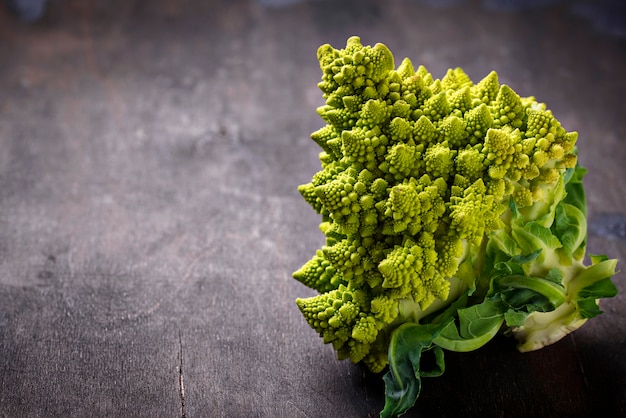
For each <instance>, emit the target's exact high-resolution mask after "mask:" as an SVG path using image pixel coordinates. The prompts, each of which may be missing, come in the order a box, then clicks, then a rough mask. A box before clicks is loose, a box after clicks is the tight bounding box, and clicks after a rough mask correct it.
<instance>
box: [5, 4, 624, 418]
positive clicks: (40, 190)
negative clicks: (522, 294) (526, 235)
mask: <svg viewBox="0 0 626 418" xmlns="http://www.w3.org/2000/svg"><path fill="white" fill-rule="evenodd" d="M431 3H435V2H432V1H421V2H420V1H415V0H414V1H409V0H396V1H389V2H375V1H369V0H367V1H366V0H361V1H345V2H331V1H309V2H305V1H301V2H297V1H282V2H281V1H258V2H242V1H221V2H219V1H212V2H200V1H195V2H194V1H191V0H188V1H185V0H179V1H168V0H156V1H143V2H141V1H134V0H133V1H122V0H116V1H89V2H87V1H79V0H72V1H70V0H67V1H62V0H57V1H51V2H50V4H49V8H48V10H47V13H46V15H45V16H44V17H43V19H41V20H40V21H38V22H36V23H32V24H26V23H22V22H20V21H18V20H16V19H15V18H14V16H12V15H11V14H9V13H8V12H6V11H5V10H4V9H2V10H0V416H7V417H9V416H10V417H14V416H29V417H32V416H90V415H96V416H145V417H154V416H164V417H173V416H185V415H186V416H188V417H201V416H202V417H203V416H207V417H208V416H210V417H220V416H222V417H244V416H245V417H248V416H259V417H322V416H323V417H326V416H329V417H365V416H375V415H376V414H377V411H379V410H380V409H381V407H382V403H383V396H382V394H383V386H382V383H381V381H380V377H379V376H371V375H368V374H366V373H364V371H363V370H362V369H361V368H360V367H358V366H354V365H351V364H349V363H346V362H339V361H337V360H335V356H334V353H333V351H332V349H331V348H330V347H328V346H323V345H322V343H321V340H320V339H319V337H317V335H315V333H314V332H313V331H312V330H311V329H310V328H309V327H308V326H307V325H306V323H305V322H304V320H303V319H302V317H301V316H300V314H299V312H298V310H297V308H296V306H295V304H294V302H293V300H294V299H295V298H296V297H298V296H307V295H310V294H311V292H310V291H309V290H307V289H305V288H304V287H303V286H302V285H300V284H299V283H297V282H296V281H295V280H293V279H291V277H290V275H291V272H292V271H294V270H295V269H297V268H298V267H300V265H301V264H302V263H303V262H304V261H306V260H307V259H308V258H309V256H310V255H311V254H312V252H313V251H314V250H315V249H316V248H317V247H318V246H320V245H321V244H322V235H321V233H320V232H319V231H318V230H317V223H318V218H317V217H316V215H315V214H314V212H313V211H312V210H311V209H310V208H309V207H308V206H307V205H306V203H304V201H303V200H302V199H301V197H300V196H299V195H298V193H297V191H296V187H297V185H298V184H300V183H305V182H307V181H309V179H310V177H311V175H312V174H313V173H314V172H316V171H317V169H318V161H317V153H318V151H319V150H318V148H317V146H316V145H315V144H314V143H313V142H312V141H310V140H309V139H308V136H309V133H310V132H312V131H314V130H316V129H317V128H319V127H320V126H321V125H322V122H321V120H319V118H318V117H317V115H316V113H315V108H316V107H317V106H318V105H320V104H321V103H322V100H321V97H320V93H319V91H318V90H317V88H316V84H317V82H318V81H319V78H320V74H319V68H318V65H317V61H316V54H315V52H316V50H317V47H318V46H319V45H321V44H323V43H331V44H333V45H334V46H337V47H343V46H344V45H345V40H346V38H347V37H348V36H350V35H359V36H361V39H362V41H363V43H364V44H373V43H376V42H383V43H385V44H387V45H388V46H389V48H390V49H391V50H392V51H393V52H394V54H395V55H396V57H397V59H401V58H402V57H405V56H409V57H410V58H411V59H412V60H413V62H414V63H416V64H424V65H425V66H426V67H427V68H428V69H429V70H430V71H431V72H432V73H433V74H434V75H435V76H437V77H441V76H443V74H444V73H445V70H446V69H447V68H449V67H454V66H461V67H463V68H464V69H465V70H466V72H467V73H468V74H469V75H470V76H471V77H472V78H473V79H474V80H479V79H480V78H482V77H483V76H484V75H486V74H487V73H488V72H489V71H490V70H492V69H495V70H497V71H498V72H499V73H500V74H501V77H500V81H501V82H502V83H506V84H509V85H511V86H512V87H513V88H514V89H515V90H516V91H517V92H518V93H520V94H521V95H535V96H536V97H537V99H538V100H540V101H546V102H547V103H548V106H549V107H550V108H551V109H552V110H553V111H554V113H555V114H556V116H557V118H558V119H559V120H560V121H561V122H562V124H563V125H564V126H565V127H566V128H567V129H568V130H577V131H579V133H580V140H579V148H580V152H581V155H582V157H581V160H582V162H583V163H584V164H585V165H586V166H587V167H588V168H589V169H590V170H591V174H590V175H589V176H588V177H587V178H586V184H587V186H588V195H589V204H590V216H591V220H590V226H591V229H590V239H589V250H590V252H592V253H608V254H610V255H611V256H613V257H618V258H620V259H621V260H626V232H625V231H626V211H625V209H624V208H625V207H626V182H624V179H625V178H626V144H625V143H624V138H626V125H625V122H624V121H625V120H626V111H625V110H624V97H626V79H624V73H623V71H624V68H626V44H625V41H624V39H623V38H620V37H619V36H620V35H623V34H624V26H622V24H623V22H622V21H621V20H620V16H618V15H617V12H615V11H614V9H615V7H614V6H615V4H614V3H615V2H600V4H605V6H606V7H605V8H604V9H603V8H602V7H600V6H598V3H593V2H576V3H572V4H570V3H568V2H554V1H552V2H546V1H544V2H537V1H535V2H528V3H527V4H529V3H532V4H536V3H551V4H552V6H545V7H544V8H530V7H526V8H523V9H522V10H514V8H511V7H495V6H494V4H496V2H493V1H483V2H479V1H473V2H470V1H465V2H464V1H446V2H439V3H438V5H436V6H433V5H432V4H431ZM513 3H514V2H511V1H508V2H501V4H508V5H511V4H513ZM518 3H519V2H518ZM442 4H443V5H442ZM592 5H595V6H593V7H592ZM611 6H613V9H612V8H611ZM618 9H619V8H618ZM618 11H619V10H618ZM621 268H622V269H623V267H621ZM624 279H625V277H624V273H620V274H619V275H618V276H617V277H616V281H617V282H618V287H619V288H620V290H621V291H622V292H623V293H622V294H621V295H620V296H618V297H617V298H615V299H613V300H609V301H606V303H605V304H604V305H603V308H604V310H605V312H606V313H605V314H604V315H603V316H601V317H599V318H597V319H595V320H594V321H593V322H591V323H589V324H587V325H586V326H585V327H583V328H582V329H581V330H579V331H578V332H577V333H576V334H575V335H574V336H570V337H567V338H565V339H564V340H562V341H561V342H559V343H557V344H555V345H553V346H551V347H548V348H546V349H544V350H541V351H539V352H535V353H528V354H519V353H517V352H516V351H515V348H514V346H513V343H512V342H510V341H508V340H501V339H496V340H495V341H494V342H492V343H491V344H490V345H488V346H487V347H485V348H483V349H481V350H479V351H477V352H474V353H469V354H450V355H448V357H447V360H448V363H447V371H446V373H445V375H444V376H443V377H440V378H437V379H432V380H427V381H426V382H425V383H424V390H423V393H422V397H421V399H420V401H419V404H418V406H416V407H415V409H414V410H413V411H412V412H411V413H410V414H408V415H407V416H440V417H458V416H465V417H474V416H481V417H483V416H506V417H528V416H541V417H555V416H568V417H576V416H580V417H587V416H591V414H593V415H596V414H597V416H625V415H626V357H625V356H624V353H626V307H625V303H624V301H625V299H626V296H625V294H626V285H625V281H624Z"/></svg>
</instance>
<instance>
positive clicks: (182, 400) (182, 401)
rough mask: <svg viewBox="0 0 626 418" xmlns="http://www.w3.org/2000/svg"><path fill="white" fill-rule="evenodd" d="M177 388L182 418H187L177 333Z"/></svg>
mask: <svg viewBox="0 0 626 418" xmlns="http://www.w3.org/2000/svg"><path fill="white" fill-rule="evenodd" d="M178 347H179V348H178V388H179V393H180V406H181V414H182V415H181V416H182V418H187V407H186V406H185V381H184V372H183V365H184V362H183V337H182V335H181V333H180V332H179V333H178Z"/></svg>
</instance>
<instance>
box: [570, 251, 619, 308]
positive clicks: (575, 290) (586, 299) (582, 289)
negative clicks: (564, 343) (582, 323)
mask: <svg viewBox="0 0 626 418" xmlns="http://www.w3.org/2000/svg"><path fill="white" fill-rule="evenodd" d="M590 258H591V260H592V262H593V263H594V264H593V265H592V266H590V267H588V268H586V269H585V270H584V271H583V272H581V273H580V274H579V275H578V276H576V277H575V278H574V279H573V280H572V283H571V292H572V295H575V303H576V305H577V306H578V309H579V312H580V316H581V317H582V318H593V317H594V316H597V315H599V314H601V313H602V311H601V310H600V307H599V306H598V299H602V298H610V297H613V296H615V295H617V287H615V284H614V283H613V282H612V281H611V277H613V275H615V267H616V266H617V260H615V259H611V260H609V259H607V258H606V257H605V256H590Z"/></svg>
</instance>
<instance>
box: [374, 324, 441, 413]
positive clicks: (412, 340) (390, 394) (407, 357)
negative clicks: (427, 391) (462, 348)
mask: <svg viewBox="0 0 626 418" xmlns="http://www.w3.org/2000/svg"><path fill="white" fill-rule="evenodd" d="M447 324H448V321H446V322H442V323H439V324H417V323H405V324H403V325H401V326H400V327H398V328H396V329H395V330H394V331H393V334H392V336H391V342H390V344H389V371H388V372H387V373H386V374H385V375H384V376H383V380H384V381H385V408H384V409H383V410H382V411H381V413H380V416H381V417H383V418H384V417H397V416H400V415H402V414H403V413H404V412H406V411H407V410H408V409H409V408H411V407H412V406H413V405H414V404H415V401H416V400H417V398H418V396H419V394H420V390H421V387H422V383H421V378H422V377H436V376H440V375H441V374H442V373H443V372H444V370H445V364H444V354H443V350H441V348H439V347H433V346H432V343H433V339H434V338H436V337H437V336H438V335H439V333H440V332H441V330H442V329H443V328H444V327H445V326H446V325H447ZM430 350H432V352H431V353H429V354H432V355H433V357H434V365H433V367H432V368H431V369H429V370H421V361H422V356H423V355H424V354H425V353H428V352H429V351H430Z"/></svg>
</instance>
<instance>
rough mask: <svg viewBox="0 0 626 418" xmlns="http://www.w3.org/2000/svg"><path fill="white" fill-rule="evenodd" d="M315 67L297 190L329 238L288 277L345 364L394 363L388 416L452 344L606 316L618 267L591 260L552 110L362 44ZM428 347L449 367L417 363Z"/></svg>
mask: <svg viewBox="0 0 626 418" xmlns="http://www.w3.org/2000/svg"><path fill="white" fill-rule="evenodd" d="M318 59H319V62H320V68H321V70H322V80H321V82H320V83H319V85H318V86H319V88H320V90H321V91H322V93H323V98H324V99H325V100H326V103H325V104H324V105H323V106H321V107H319V108H318V109H317V112H318V114H319V115H320V117H321V118H322V119H323V121H325V122H326V125H325V126H324V127H322V128H321V129H319V130H318V131H316V132H314V133H313V134H312V135H311V136H312V139H313V140H314V141H315V142H316V143H317V144H318V145H319V146H320V147H321V149H322V152H321V153H320V155H319V159H320V162H321V170H320V171H319V172H318V173H316V174H315V175H314V176H313V178H312V180H311V182H310V183H307V184H304V185H302V186H300V187H299V192H300V193H301V195H302V196H303V197H304V199H305V200H306V201H307V202H308V203H309V204H310V205H311V206H312V207H313V209H315V211H316V212H317V213H318V214H320V215H321V220H322V222H321V224H320V229H321V231H322V232H323V234H324V235H325V237H326V241H325V245H324V246H323V247H322V248H321V249H319V250H318V251H316V253H315V254H314V255H313V257H312V258H311V259H310V260H309V261H308V262H306V263H305V264H304V266H302V267H301V268H300V269H299V270H297V271H296V272H295V273H294V278H295V279H297V280H299V281H300V282H302V283H303V284H305V285H306V286H308V287H310V288H312V289H315V290H316V291H318V292H319V295H317V296H314V297H309V298H301V299H298V300H297V305H298V307H299V309H300V310H301V312H302V314H303V315H304V317H305V319H306V320H307V322H308V323H309V325H310V326H311V327H312V328H313V329H315V331H317V332H318V333H319V334H320V336H321V337H322V338H323V340H324V342H325V343H330V344H332V345H333V347H334V348H335V350H336V351H337V353H338V356H339V358H340V359H345V358H348V359H350V360H351V361H352V362H354V363H358V362H362V363H364V364H365V365H366V366H367V367H368V368H369V369H370V370H372V371H373V372H381V371H383V370H384V369H385V368H386V367H387V366H389V372H388V373H387V375H386V376H385V382H386V385H387V404H386V407H385V411H383V415H385V416H392V415H394V414H398V413H401V412H403V411H404V410H406V408H407V407H409V406H411V405H412V404H413V402H414V401H415V398H416V397H417V395H418V394H419V387H420V382H419V379H420V376H424V375H436V374H438V373H440V372H442V371H443V350H454V351H469V350H474V349H477V348H479V347H480V346H482V345H483V344H485V343H486V342H488V341H489V340H490V339H491V338H493V337H494V336H495V335H497V334H499V333H500V334H506V335H512V336H514V337H516V338H517V339H518V340H519V348H520V350H522V351H528V350H534V349H537V348H541V347H543V346H545V345H547V344H551V343H553V342H555V341H557V340H559V339H560V338H562V337H563V336H564V335H566V334H567V333H569V332H571V331H573V330H575V329H577V328H579V327H580V326H581V325H582V324H583V323H584V322H585V321H586V320H587V319H589V318H591V317H593V316H595V315H597V314H599V313H600V312H601V311H600V309H599V306H598V299H600V298H605V297H611V296H613V295H614V294H615V293H616V288H615V286H614V284H613V283H612V282H611V276H613V274H614V273H615V267H616V260H609V259H607V258H606V257H602V256H597V257H596V256H593V257H590V260H591V261H590V265H585V263H584V260H583V259H584V257H585V244H586V234H587V231H586V201H585V195H584V189H583V183H582V178H583V176H584V174H585V169H584V168H582V167H580V165H579V164H578V158H577V148H576V140H577V133H576V132H567V131H566V130H565V129H564V128H563V127H562V126H561V124H560V123H559V122H558V121H557V120H556V119H555V117H554V115H553V114H552V112H551V111H550V110H548V109H547V108H546V105H545V104H543V103H539V102H537V101H536V100H535V98H533V97H520V96H519V95H518V94H516V93H515V92H514V91H513V89H511V88H510V87H509V86H507V85H501V84H500V83H499V81H498V75H497V74H496V73H495V72H491V73H490V74H488V75H487V76H486V77H485V78H483V79H482V80H480V81H479V82H477V83H474V82H472V81H471V80H470V78H469V76H468V75H467V74H466V73H464V72H463V70H461V69H460V68H455V69H450V70H448V71H447V73H446V74H445V75H444V76H443V78H441V79H436V78H434V77H433V76H432V75H431V74H430V73H429V72H428V71H427V69H426V68H424V67H423V66H419V67H417V68H415V67H414V65H413V64H412V63H411V61H410V60H409V59H404V60H403V61H402V62H401V63H400V65H399V66H398V67H397V68H396V66H395V64H394V58H393V55H392V54H391V52H390V51H389V49H388V48H387V47H386V46H385V45H382V44H376V45H375V46H373V47H371V46H364V45H362V44H361V42H360V39H359V38H358V37H352V38H350V39H349V40H348V42H347V45H346V47H345V49H335V48H333V47H332V46H330V45H324V46H322V47H320V48H319V50H318ZM427 353H429V355H434V358H435V362H434V364H436V365H437V366H440V368H441V369H440V370H419V358H420V356H421V355H426V354H427ZM416 359H417V360H416ZM404 368H409V372H403V371H402V370H403V369H404ZM436 368H437V367H436ZM407 376H408V377H407ZM411 376H413V377H411Z"/></svg>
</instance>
